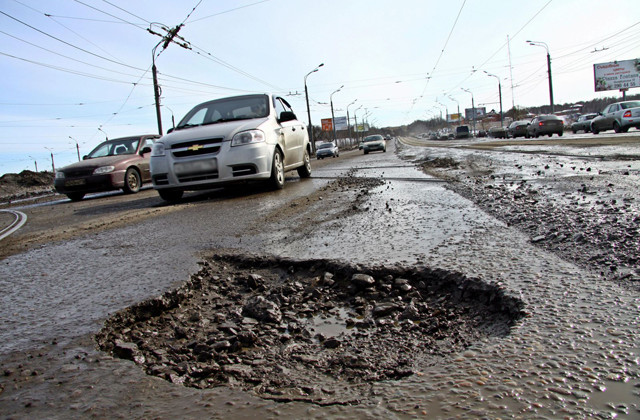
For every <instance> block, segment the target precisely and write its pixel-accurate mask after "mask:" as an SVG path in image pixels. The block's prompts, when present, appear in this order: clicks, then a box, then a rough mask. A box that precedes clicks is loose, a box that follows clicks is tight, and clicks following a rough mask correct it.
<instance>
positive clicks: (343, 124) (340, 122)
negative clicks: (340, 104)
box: [335, 117, 349, 131]
mask: <svg viewBox="0 0 640 420" xmlns="http://www.w3.org/2000/svg"><path fill="white" fill-rule="evenodd" d="M335 123H336V131H340V130H346V129H347V128H349V127H348V126H347V117H336V121H335Z"/></svg>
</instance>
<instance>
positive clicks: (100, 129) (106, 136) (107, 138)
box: [98, 127, 109, 140]
mask: <svg viewBox="0 0 640 420" xmlns="http://www.w3.org/2000/svg"><path fill="white" fill-rule="evenodd" d="M98 131H102V132H103V133H104V139H105V140H109V136H108V135H107V132H106V131H104V130H103V129H102V127H98Z"/></svg>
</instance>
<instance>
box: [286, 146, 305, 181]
mask: <svg viewBox="0 0 640 420" xmlns="http://www.w3.org/2000/svg"><path fill="white" fill-rule="evenodd" d="M298 176H299V177H300V178H309V177H310V176H311V158H310V157H309V151H308V150H305V151H304V157H303V164H302V166H300V167H299V168H298ZM283 179H284V177H283Z"/></svg>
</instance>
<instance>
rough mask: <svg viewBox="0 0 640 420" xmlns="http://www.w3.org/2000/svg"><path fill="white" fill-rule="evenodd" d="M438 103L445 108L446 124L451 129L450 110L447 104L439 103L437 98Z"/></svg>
mask: <svg viewBox="0 0 640 420" xmlns="http://www.w3.org/2000/svg"><path fill="white" fill-rule="evenodd" d="M436 103H438V104H440V105H441V106H443V107H444V118H445V121H444V123H445V126H446V127H449V108H448V107H447V106H446V105H445V104H443V103H441V102H439V101H438V98H436Z"/></svg>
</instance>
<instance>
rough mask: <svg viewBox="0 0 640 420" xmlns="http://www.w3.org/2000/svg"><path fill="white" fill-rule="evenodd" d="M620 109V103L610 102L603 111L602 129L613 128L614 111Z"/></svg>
mask: <svg viewBox="0 0 640 420" xmlns="http://www.w3.org/2000/svg"><path fill="white" fill-rule="evenodd" d="M619 109H620V105H618V104H611V105H609V107H608V108H607V109H606V110H605V112H603V116H604V121H603V127H602V128H603V129H604V130H611V129H612V128H613V122H614V121H615V119H616V112H618V110H619Z"/></svg>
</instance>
